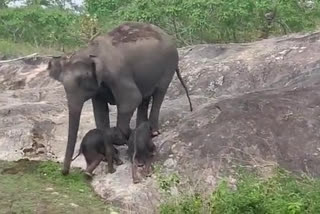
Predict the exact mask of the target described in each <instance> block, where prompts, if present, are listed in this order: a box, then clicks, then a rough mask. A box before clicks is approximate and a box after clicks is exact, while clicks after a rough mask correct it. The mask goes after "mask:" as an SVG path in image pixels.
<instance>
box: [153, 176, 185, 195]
mask: <svg viewBox="0 0 320 214" xmlns="http://www.w3.org/2000/svg"><path fill="white" fill-rule="evenodd" d="M179 183H180V177H179V176H178V174H177V173H172V174H170V175H161V174H160V175H159V176H158V184H159V188H160V189H161V190H162V191H164V192H166V193H170V190H171V188H172V187H174V186H177V185H178V184H179Z"/></svg>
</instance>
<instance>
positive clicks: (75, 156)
mask: <svg viewBox="0 0 320 214" xmlns="http://www.w3.org/2000/svg"><path fill="white" fill-rule="evenodd" d="M80 154H81V148H80V149H79V153H78V154H77V155H76V156H75V157H74V158H72V159H71V161H74V160H75V159H76V158H77V157H79V155H80Z"/></svg>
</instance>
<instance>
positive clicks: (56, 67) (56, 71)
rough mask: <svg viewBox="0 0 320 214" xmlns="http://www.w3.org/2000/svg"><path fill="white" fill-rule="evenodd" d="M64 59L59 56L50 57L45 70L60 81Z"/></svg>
mask: <svg viewBox="0 0 320 214" xmlns="http://www.w3.org/2000/svg"><path fill="white" fill-rule="evenodd" d="M64 60H65V58H63V57H61V56H55V57H52V59H51V60H50V61H49V63H48V67H47V70H48V71H49V76H50V77H51V78H53V79H55V80H57V81H59V82H61V81H62V73H63V65H64Z"/></svg>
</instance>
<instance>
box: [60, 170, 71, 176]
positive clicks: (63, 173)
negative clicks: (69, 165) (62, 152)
mask: <svg viewBox="0 0 320 214" xmlns="http://www.w3.org/2000/svg"><path fill="white" fill-rule="evenodd" d="M61 174H62V175H64V176H66V175H68V174H69V169H62V170H61Z"/></svg>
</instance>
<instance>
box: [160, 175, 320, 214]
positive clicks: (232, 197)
mask: <svg viewBox="0 0 320 214" xmlns="http://www.w3.org/2000/svg"><path fill="white" fill-rule="evenodd" d="M319 201H320V180H319V179H311V178H307V177H299V176H295V175H292V174H290V173H288V172H286V171H284V170H279V169H278V170H277V172H276V173H275V174H274V175H273V176H272V177H270V178H268V179H261V178H259V177H258V176H256V175H254V174H251V173H244V174H242V175H240V176H239V177H238V178H237V185H236V188H235V190H234V189H233V188H231V187H230V186H229V185H228V183H227V182H226V181H221V183H220V184H219V185H218V187H217V189H216V190H215V191H214V192H213V193H212V194H211V196H210V197H208V198H203V197H201V196H200V194H194V195H185V196H183V197H179V198H175V199H172V198H170V199H169V200H168V202H166V203H163V204H161V205H160V207H159V210H160V211H159V212H160V213H163V214H180V213H181V214H182V213H183V214H200V213H201V214H202V213H211V214H221V213H223V214H318V213H320V203H319Z"/></svg>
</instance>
